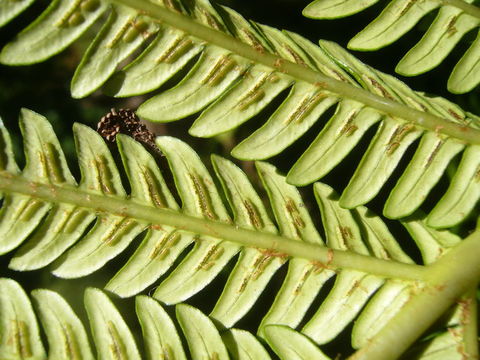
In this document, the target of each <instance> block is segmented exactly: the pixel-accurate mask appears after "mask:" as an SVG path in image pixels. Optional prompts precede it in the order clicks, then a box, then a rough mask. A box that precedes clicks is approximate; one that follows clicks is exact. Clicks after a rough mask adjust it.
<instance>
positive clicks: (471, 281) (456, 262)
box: [350, 230, 480, 360]
mask: <svg viewBox="0 0 480 360" xmlns="http://www.w3.org/2000/svg"><path fill="white" fill-rule="evenodd" d="M479 249H480V230H477V231H475V232H474V233H473V234H471V235H470V236H469V237H467V238H466V239H465V240H464V241H462V242H461V243H460V244H459V245H457V246H456V247H454V248H452V249H451V250H450V251H449V252H448V253H446V254H445V255H444V256H442V257H441V258H440V259H439V260H438V261H437V262H435V263H434V264H432V265H429V266H428V268H427V269H428V270H427V276H426V280H427V282H428V283H429V284H428V285H425V286H423V287H422V288H420V289H418V290H417V293H416V294H415V295H413V296H412V297H411V299H410V300H409V302H408V303H407V304H406V305H405V306H404V307H403V308H402V310H401V311H400V312H399V313H398V314H397V315H396V316H395V317H394V318H393V319H392V320H391V321H390V322H388V323H387V324H386V325H385V326H384V327H383V328H382V329H381V330H380V331H379V332H378V333H377V335H375V336H374V337H373V338H372V339H371V340H370V341H369V343H368V345H367V346H365V347H363V348H362V349H360V350H359V351H357V352H356V353H355V354H354V355H353V356H352V357H351V358H350V360H389V359H392V360H393V359H398V358H399V357H400V355H401V354H402V353H403V352H405V350H407V349H408V348H409V347H410V346H411V345H412V344H413V342H414V341H415V340H416V339H418V338H419V337H420V336H421V335H422V334H423V333H424V332H425V331H426V330H427V329H428V328H429V327H430V326H431V325H432V324H433V323H434V322H435V320H437V319H438V318H439V317H440V316H441V315H442V314H443V313H445V311H446V310H447V309H448V308H449V307H450V306H451V305H452V304H453V303H454V302H455V301H457V299H459V298H460V297H461V296H462V295H463V294H465V293H466V292H468V291H470V290H471V289H472V288H474V287H475V286H476V284H477V283H478V281H479V279H480V261H478V253H479ZM470 318H471V317H470ZM412 319H414V321H412ZM470 335H471V334H470Z"/></svg>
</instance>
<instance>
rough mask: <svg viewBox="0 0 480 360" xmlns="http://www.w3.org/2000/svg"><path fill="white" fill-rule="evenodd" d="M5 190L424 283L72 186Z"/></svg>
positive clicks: (4, 186)
mask: <svg viewBox="0 0 480 360" xmlns="http://www.w3.org/2000/svg"><path fill="white" fill-rule="evenodd" d="M0 190H1V191H2V192H6V193H18V194H23V195H27V196H30V197H33V198H36V199H40V200H44V201H47V202H52V203H70V204H74V205H76V206H79V207H83V208H86V209H90V210H92V211H94V212H103V213H108V214H114V215H119V216H125V217H129V218H132V219H135V220H138V221H139V222H147V223H149V224H154V225H168V226H172V227H175V228H177V229H179V230H185V231H189V232H193V233H196V234H201V235H206V236H212V237H215V238H219V239H225V240H227V241H231V242H234V243H237V244H240V245H242V246H247V247H253V248H262V249H268V250H273V253H278V254H279V256H285V255H287V256H290V257H293V258H304V259H307V260H311V261H312V262H313V263H315V264H317V265H318V266H320V267H324V268H330V269H337V268H349V269H354V270H359V271H364V272H366V273H369V274H375V275H379V276H382V277H387V278H400V279H406V280H414V281H423V280H424V279H425V276H426V273H427V272H426V270H427V269H426V267H425V266H421V265H416V264H406V263H401V262H397V261H393V260H384V259H379V258H376V257H373V256H367V255H361V254H358V253H355V252H352V251H342V250H334V249H330V248H328V247H324V246H320V245H317V244H313V243H308V242H301V241H298V240H292V239H289V238H287V237H284V236H280V235H275V234H271V233H265V232H260V231H255V230H251V229H246V228H241V227H239V226H238V225H235V224H228V223H224V222H219V221H213V220H208V219H203V218H197V217H193V216H189V215H186V214H184V213H182V212H180V211H173V210H171V209H165V208H163V209H162V208H154V207H152V206H148V205H142V204H139V203H137V202H135V201H133V200H131V199H128V200H126V199H124V198H120V197H113V196H106V195H100V194H95V193H91V192H87V191H85V190H82V189H80V188H78V187H74V186H71V185H54V184H45V183H39V182H34V181H30V180H28V179H26V178H25V177H23V176H21V175H14V174H12V173H9V172H7V171H1V172H0Z"/></svg>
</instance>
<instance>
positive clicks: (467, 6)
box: [303, 0, 480, 93]
mask: <svg viewBox="0 0 480 360" xmlns="http://www.w3.org/2000/svg"><path fill="white" fill-rule="evenodd" d="M377 1H378V0H373V1H361V2H359V1H343V0H342V1H339V0H316V1H314V2H312V3H311V4H309V5H308V6H307V7H306V8H305V9H304V11H303V14H304V15H305V16H307V17H310V18H314V19H332V18H338V17H344V16H349V15H352V14H355V13H357V12H360V11H362V10H364V9H366V8H367V7H369V6H371V5H373V4H374V3H376V2H377ZM472 3H473V0H446V1H443V0H429V1H417V0H413V1H412V0H393V1H391V2H390V4H388V5H387V6H386V7H385V9H384V10H383V11H382V13H381V14H380V15H379V16H378V17H377V18H376V19H375V20H373V21H372V22H371V23H370V24H369V25H367V27H366V28H365V29H363V30H362V31H361V32H359V33H358V34H357V35H355V37H354V38H352V39H351V40H350V42H349V44H348V47H349V48H350V49H353V50H363V51H371V50H377V49H379V48H382V47H384V46H387V45H390V44H392V43H393V42H395V41H396V40H398V39H399V38H400V37H402V36H403V35H404V34H405V33H407V32H408V31H409V30H411V29H412V28H413V27H414V26H415V24H416V23H417V22H418V21H420V19H422V18H423V17H424V16H426V15H427V14H429V13H430V12H432V11H434V10H436V9H439V10H438V13H437V15H436V17H435V19H434V20H433V22H432V23H431V25H430V27H429V29H428V30H427V31H426V33H425V35H424V36H423V38H422V39H421V40H420V41H419V42H418V43H417V44H416V45H415V46H414V47H413V48H412V49H411V50H410V51H409V52H408V53H407V54H406V55H405V56H404V57H403V58H402V59H401V60H400V62H399V63H398V65H397V68H396V72H397V73H399V74H401V75H405V76H415V75H419V74H423V73H425V72H427V71H430V70H432V69H433V68H435V67H437V66H438V65H439V64H440V63H441V62H442V61H443V60H444V59H445V58H446V57H447V56H448V54H449V53H450V52H451V51H452V50H453V49H454V47H455V46H456V45H457V43H458V42H459V41H460V40H462V38H463V37H464V36H465V35H466V34H467V33H469V32H470V31H472V30H474V29H476V28H478V26H479V25H480V9H479V8H478V7H477V6H475V5H473V4H472ZM479 46H480V38H478V37H477V39H476V40H475V41H474V42H473V43H472V44H471V45H470V47H469V48H468V50H467V51H466V52H465V54H464V55H463V57H462V58H461V59H460V60H459V62H458V63H457V65H455V68H454V69H453V72H452V74H451V75H450V78H449V79H448V90H449V91H451V92H453V93H466V92H469V91H471V90H473V89H474V88H475V87H476V86H477V85H478V84H479V83H480V76H479V75H478V74H479V68H478V59H479V58H480V53H479V50H478V49H479Z"/></svg>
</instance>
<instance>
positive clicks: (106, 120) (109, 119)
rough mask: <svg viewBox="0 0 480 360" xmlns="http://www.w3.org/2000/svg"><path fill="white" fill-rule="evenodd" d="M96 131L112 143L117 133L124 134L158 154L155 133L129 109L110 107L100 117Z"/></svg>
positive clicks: (159, 152)
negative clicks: (108, 110) (106, 112)
mask: <svg viewBox="0 0 480 360" xmlns="http://www.w3.org/2000/svg"><path fill="white" fill-rule="evenodd" d="M97 131H98V133H99V134H100V135H101V136H102V137H103V138H104V139H105V140H107V141H108V142H110V143H113V142H114V141H115V138H116V136H117V134H125V135H129V136H131V137H133V138H134V139H135V140H137V141H138V142H141V143H142V144H143V145H144V146H145V147H146V148H147V149H148V150H149V151H150V152H152V153H155V154H156V155H160V154H161V151H160V149H159V148H158V147H157V145H155V135H154V134H153V133H152V132H151V131H150V130H148V129H147V127H146V126H145V124H142V123H141V122H140V119H139V118H138V116H137V115H136V114H135V113H134V112H133V111H132V110H130V109H120V110H118V111H117V110H115V109H111V110H110V112H109V113H108V114H106V115H105V116H104V117H102V118H101V120H100V121H99V123H98V125H97Z"/></svg>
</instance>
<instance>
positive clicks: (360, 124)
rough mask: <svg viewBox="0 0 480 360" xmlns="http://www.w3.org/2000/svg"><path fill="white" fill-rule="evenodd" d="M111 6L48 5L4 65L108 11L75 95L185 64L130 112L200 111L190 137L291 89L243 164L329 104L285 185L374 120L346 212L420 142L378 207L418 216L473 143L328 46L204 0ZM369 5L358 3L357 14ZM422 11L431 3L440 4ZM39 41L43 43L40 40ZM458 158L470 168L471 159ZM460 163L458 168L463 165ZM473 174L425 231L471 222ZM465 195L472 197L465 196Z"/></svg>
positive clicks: (303, 179)
mask: <svg viewBox="0 0 480 360" xmlns="http://www.w3.org/2000/svg"><path fill="white" fill-rule="evenodd" d="M107 3H108V2H107V1H99V0H98V1H97V0H88V1H87V0H84V1H77V2H74V3H71V2H67V1H61V0H58V1H55V2H54V3H52V5H51V6H50V7H49V8H48V9H47V10H45V12H44V14H43V15H41V16H40V17H39V18H38V19H37V20H36V21H35V22H34V23H32V25H31V26H30V27H28V28H27V29H25V30H24V31H23V32H21V33H20V34H19V36H18V37H17V38H16V39H15V40H14V41H13V42H12V43H10V44H9V45H7V46H6V47H5V48H4V49H3V50H2V52H1V53H0V61H2V62H4V63H9V64H14V63H18V64H23V63H26V61H27V60H28V61H30V62H37V61H41V60H43V59H44V58H45V57H48V56H51V55H53V54H55V53H57V52H58V51H60V50H61V49H63V48H64V47H65V46H67V45H68V44H70V43H71V42H72V41H74V40H75V39H76V38H78V36H80V34H81V33H83V32H84V31H85V30H86V29H87V28H90V27H91V26H92V24H93V22H94V21H95V19H97V18H98V17H99V16H100V14H102V13H105V12H109V16H108V19H107V20H106V22H105V23H104V24H103V27H102V30H100V31H99V32H98V34H97V36H96V37H95V39H93V41H92V43H91V45H90V47H89V49H88V50H87V51H86V53H85V55H84V56H83V59H82V60H81V62H80V64H79V66H78V68H77V70H76V72H75V75H74V78H73V80H72V94H73V95H74V96H75V97H83V96H87V95H88V94H90V93H92V92H93V91H95V90H97V89H99V88H101V87H102V86H103V87H104V88H105V90H106V92H107V93H110V94H112V95H116V96H122V97H124V96H132V95H137V94H144V93H148V92H151V91H153V90H155V89H157V88H159V87H160V86H161V85H162V84H164V83H165V82H166V81H167V80H168V79H170V78H171V77H172V76H173V75H175V74H176V73H178V72H179V71H180V70H181V69H182V68H185V67H186V68H187V69H186V70H189V71H188V73H187V74H186V75H185V76H184V77H183V79H181V80H180V81H179V82H178V84H176V85H175V86H173V87H172V88H170V89H166V90H165V91H162V92H161V93H159V94H157V95H155V96H153V97H152V98H150V99H149V100H147V101H146V102H145V103H143V104H142V105H141V106H140V107H139V109H138V114H139V115H140V116H143V117H144V118H146V119H150V120H153V121H162V122H170V121H175V120H179V119H183V118H185V117H187V116H190V115H193V114H197V113H199V116H198V118H197V119H196V121H195V122H194V124H193V125H192V127H191V129H190V133H191V134H192V135H195V136H200V137H212V136H216V135H218V134H220V133H223V132H226V131H230V130H233V129H236V128H237V127H238V126H240V125H241V124H242V123H244V122H245V121H247V120H249V119H250V118H252V117H253V116H255V115H256V114H258V113H259V112H260V111H263V110H265V108H266V106H267V105H269V104H270V103H271V102H272V101H273V100H274V99H275V98H276V97H278V96H280V94H281V93H282V92H283V91H287V90H288V91H289V94H288V95H287V97H286V98H285V99H284V101H283V102H282V103H281V104H280V105H279V106H278V107H277V108H276V109H275V110H274V112H273V113H272V114H271V115H270V117H269V119H268V120H267V121H266V123H265V124H264V125H263V126H261V127H260V128H259V129H258V130H256V131H255V132H254V133H253V134H251V135H250V136H248V137H247V138H246V139H245V140H244V141H243V142H241V143H240V144H238V145H237V146H236V147H235V148H234V149H233V151H232V154H233V155H234V156H235V157H237V158H240V159H249V160H260V159H266V158H269V157H272V156H274V155H276V154H279V153H282V152H283V151H284V150H285V149H286V148H287V147H288V146H290V145H291V144H292V143H294V142H295V141H297V140H298V139H299V138H300V137H301V136H302V135H303V134H305V133H306V132H307V131H309V130H310V128H311V127H312V126H313V125H314V124H315V123H316V122H318V121H319V119H320V118H321V117H322V115H323V114H324V113H325V112H327V110H329V109H331V108H336V111H335V114H334V116H333V117H331V119H330V120H329V121H328V122H327V123H326V125H325V126H324V127H323V129H322V131H321V132H320V134H319V135H318V137H317V139H316V140H315V141H314V142H313V143H312V144H311V145H310V147H309V148H308V149H307V150H306V152H305V153H304V154H303V155H302V156H301V158H300V159H299V160H298V161H297V162H296V163H295V164H294V165H293V167H292V169H291V171H290V172H289V174H288V178H287V180H288V182H290V183H292V184H293V185H306V184H309V183H312V182H314V181H316V180H319V179H321V178H322V177H323V176H325V175H326V174H327V173H329V172H330V171H331V170H332V169H333V168H334V167H335V166H336V165H337V164H338V163H340V162H341V161H342V160H343V159H344V158H345V157H346V156H347V155H348V154H349V153H350V152H351V151H352V150H353V148H354V147H355V146H356V145H357V144H358V142H359V141H360V139H361V138H362V137H363V135H364V134H365V132H366V131H367V130H368V129H370V128H371V127H372V126H375V124H377V123H379V125H378V129H377V132H376V135H375V136H374V138H373V139H372V141H371V143H370V147H369V149H368V150H367V152H366V153H365V155H364V157H363V159H362V161H361V163H360V164H359V166H358V168H357V171H356V172H355V173H354V175H353V177H352V179H351V181H350V183H349V185H348V187H347V188H346V189H345V191H344V193H343V194H342V197H341V204H342V206H345V207H349V208H353V207H355V206H359V205H363V204H365V203H367V202H368V201H370V200H371V199H372V198H374V197H375V196H376V195H377V194H378V192H379V191H380V189H381V188H382V187H383V186H384V184H385V183H386V181H387V180H388V178H389V177H390V175H391V174H392V172H393V171H394V169H395V168H396V167H397V165H398V163H399V162H400V161H401V160H402V158H403V157H404V154H405V152H406V151H407V149H408V148H409V146H410V145H412V143H414V141H415V140H416V139H418V138H420V137H421V138H422V140H421V142H420V144H421V145H420V147H418V149H417V154H416V156H415V157H414V159H413V160H412V161H411V163H410V166H409V167H408V172H407V173H406V174H405V176H404V177H402V179H400V180H399V182H398V183H397V186H396V187H395V188H394V189H393V191H392V192H391V195H390V198H389V202H388V203H387V204H386V207H385V209H384V214H385V215H386V216H387V217H390V218H402V217H405V216H408V215H410V214H412V213H414V212H415V211H416V210H417V209H418V208H419V207H421V205H422V203H423V201H424V199H425V198H426V197H427V195H428V194H429V193H430V192H431V190H432V188H433V187H434V186H435V185H436V183H437V182H438V181H439V179H440V178H441V176H442V175H443V173H444V170H445V167H446V165H447V164H448V163H449V161H450V160H451V159H452V158H453V157H454V156H455V155H457V154H458V153H460V152H465V154H466V150H468V149H469V148H470V147H472V146H475V145H478V143H479V139H480V135H479V134H480V130H479V121H478V118H477V117H476V116H475V115H472V114H468V113H466V112H464V111H463V110H462V109H460V108H459V107H458V106H456V105H455V104H451V103H449V102H448V101H446V100H445V99H441V98H435V97H430V96H426V95H425V94H421V93H418V92H415V91H413V90H411V89H409V88H408V87H407V86H406V85H405V84H404V83H402V82H400V81H399V80H397V79H395V78H393V77H391V76H388V75H385V74H382V73H380V72H378V71H375V70H373V69H371V68H370V67H368V66H366V65H365V64H363V63H361V62H360V61H358V60H357V59H355V58H354V57H353V56H352V55H350V54H349V53H348V52H346V51H345V50H343V49H342V48H340V47H339V46H338V45H336V44H333V43H330V42H327V41H320V47H318V46H316V45H314V44H312V43H311V42H309V41H308V40H306V39H304V38H303V37H301V36H299V35H297V34H294V33H290V32H285V31H283V32H282V31H279V30H277V29H274V28H271V27H268V26H264V25H260V24H256V23H253V22H248V21H246V20H245V19H244V18H242V17H241V16H240V15H239V14H237V13H235V12H234V11H233V10H231V9H227V8H219V7H213V6H212V5H211V4H210V3H209V2H208V1H206V0H202V1H199V0H197V1H194V2H191V3H189V4H188V6H184V5H183V4H182V3H180V2H169V3H166V4H167V5H165V6H161V5H158V4H154V3H151V2H148V1H144V0H135V1H134V0H122V1H118V4H111V5H110V6H107V5H106V4H107ZM372 3H373V1H369V2H362V3H361V4H360V5H358V4H357V5H358V6H357V7H356V9H357V10H360V8H363V7H365V6H368V5H371V4H372ZM318 4H320V3H318ZM347 4H350V2H348V3H343V2H338V1H333V2H332V1H328V2H327V3H323V5H321V4H320V5H319V6H326V8H329V9H330V10H332V9H337V10H339V9H340V8H342V6H346V5H347ZM395 4H396V3H395ZM412 4H413V5H412V6H411V7H409V8H408V9H407V10H408V11H406V13H405V15H404V16H405V17H400V19H401V21H405V22H406V23H409V22H411V23H413V22H414V20H415V19H417V18H418V17H419V16H420V15H421V14H423V13H424V12H425V11H427V10H428V9H429V7H428V6H425V7H424V8H421V5H419V4H417V3H412ZM428 4H429V6H430V5H431V6H430V7H432V6H438V1H437V0H431V1H429V2H428ZM125 5H126V6H125ZM397 5H398V4H397ZM397 5H395V6H397ZM400 5H401V4H400ZM400 5H398V6H400ZM315 6H318V5H315ZM391 6H394V5H391ZM400 7H401V6H400ZM419 7H420V8H421V9H420V10H421V11H420V10H418V9H419ZM416 9H417V10H418V11H417V10H416ZM422 9H423V10H422ZM332 11H333V10H332ZM339 11H340V13H341V12H342V11H343V10H339ZM419 11H420V12H419ZM422 11H423V12H422ZM462 11H463V10H462ZM465 11H466V10H465ZM419 14H420V15H419ZM147 15H148V16H147ZM391 16H394V14H393V13H392V14H391ZM76 17H78V18H79V19H81V21H80V20H79V22H78V24H77V23H76V22H73V23H72V21H73V20H72V19H73V18H76ZM412 19H413V20H412ZM70 20H72V21H70ZM158 21H160V22H158ZM399 21H400V20H399ZM381 23H383V22H381ZM400 23H401V22H399V24H400ZM45 24H47V25H45ZM52 24H53V25H52ZM397 25H398V24H397ZM44 27H45V30H42V29H43V28H44ZM400 27H401V28H402V29H403V28H404V26H403V25H402V26H400ZM394 28H395V26H392V29H394ZM43 31H46V33H43ZM392 31H393V30H392ZM381 33H382V34H383V33H385V34H387V32H383V31H382V32H381ZM45 34H47V36H45ZM386 36H387V38H388V39H391V38H392V37H391V36H390V35H388V34H387V35H386ZM45 41H48V44H43V42H45ZM35 46H41V47H42V49H44V51H45V54H41V53H38V54H35V55H33V54H30V53H28V54H25V52H23V49H24V48H28V49H30V48H32V49H33V50H32V51H36V50H35ZM20 49H22V51H20ZM47 53H48V54H47ZM137 53H140V54H139V55H138V56H137V55H136V54H137ZM128 62H130V64H128V65H126V66H125V67H123V68H122V69H119V70H116V68H117V67H118V66H119V65H120V64H123V63H128ZM470 68H471V67H469V69H470ZM468 78H469V79H473V78H474V76H468ZM464 157H465V160H464V161H465V162H467V161H468V157H467V156H466V155H465V156H464ZM465 166H466V165H463V162H462V166H461V168H462V169H463V168H465ZM470 179H471V181H470V182H468V183H467V182H460V181H456V182H453V183H452V184H451V186H450V189H449V190H448V197H447V195H445V196H446V197H445V199H448V201H454V202H455V203H457V204H458V205H457V206H455V207H453V208H449V210H451V211H455V214H454V215H453V214H452V216H451V217H450V218H449V217H448V216H440V214H439V213H438V212H439V211H440V210H435V213H434V215H433V216H432V220H431V221H430V225H431V226H435V227H439V228H446V227H451V226H454V225H456V224H458V223H460V222H462V221H463V220H464V219H465V218H466V217H467V216H468V214H469V213H470V212H471V210H472V209H473V208H474V206H475V203H476V202H477V201H478V198H479V194H478V191H476V190H475V189H476V187H475V186H474V183H475V180H474V178H473V177H472V176H470ZM406 194H409V195H406ZM452 194H455V195H452ZM452 196H455V198H454V199H452ZM462 197H463V198H469V199H471V200H470V201H462V200H461V198H462ZM446 201H447V200H444V201H443V203H445V202H446ZM441 206H442V207H443V206H445V205H441ZM439 209H440V208H439ZM61 210H63V209H61ZM133 234H134V232H132V236H133ZM106 257H108V256H107V255H106ZM102 261H103V260H102ZM100 262H101V261H100V260H99V263H100ZM65 271H67V270H65ZM65 276H67V275H66V273H65Z"/></svg>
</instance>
